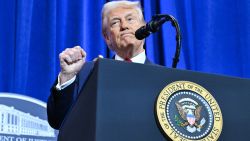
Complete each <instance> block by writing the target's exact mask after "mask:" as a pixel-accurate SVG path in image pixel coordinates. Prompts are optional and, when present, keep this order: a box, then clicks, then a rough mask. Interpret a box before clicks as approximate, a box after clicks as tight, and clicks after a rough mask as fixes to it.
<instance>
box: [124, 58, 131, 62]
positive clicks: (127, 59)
mask: <svg viewBox="0 0 250 141" xmlns="http://www.w3.org/2000/svg"><path fill="white" fill-rule="evenodd" d="M124 60H125V61H126V62H132V60H131V59H129V58H125V59H124Z"/></svg>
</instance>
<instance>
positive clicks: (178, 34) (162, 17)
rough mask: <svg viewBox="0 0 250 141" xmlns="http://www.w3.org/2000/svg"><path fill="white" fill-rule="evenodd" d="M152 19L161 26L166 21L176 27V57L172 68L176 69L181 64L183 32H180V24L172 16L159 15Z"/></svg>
mask: <svg viewBox="0 0 250 141" xmlns="http://www.w3.org/2000/svg"><path fill="white" fill-rule="evenodd" d="M152 18H153V20H157V21H158V22H159V24H163V23H164V22H166V21H171V24H172V26H173V27H175V31H176V49H175V55H174V58H173V62H172V68H176V66H177V63H178V62H179V56H180V50H181V32H180V27H179V24H178V22H177V20H176V19H175V18H174V17H173V16H171V15H166V14H157V15H154V16H153V17H152Z"/></svg>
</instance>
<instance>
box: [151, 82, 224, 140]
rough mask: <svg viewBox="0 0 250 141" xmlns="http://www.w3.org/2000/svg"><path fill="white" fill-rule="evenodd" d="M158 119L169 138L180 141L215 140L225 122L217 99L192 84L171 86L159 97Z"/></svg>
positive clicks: (185, 83)
mask: <svg viewBox="0 0 250 141" xmlns="http://www.w3.org/2000/svg"><path fill="white" fill-rule="evenodd" d="M155 107H156V108H155V111H156V120H157V123H158V124H159V128H160V129H161V130H162V132H163V133H164V135H165V136H166V137H167V138H170V139H172V140H177V141H179V140H180V141H191V140H200V141H216V140H217V139H218V138H219V136H220V134H221V131H222V125H223V119H222V113H221V110H220V107H219V105H218V103H217V102H216V100H215V99H214V97H213V96H212V95H211V94H210V93H209V92H208V91H207V90H206V89H205V88H203V87H202V86H200V85H198V84H196V83H193V82H189V81H175V82H173V83H170V84H168V85H167V86H166V87H165V88H164V89H163V90H162V91H161V93H160V95H159V96H158V98H157V101H156V105H155Z"/></svg>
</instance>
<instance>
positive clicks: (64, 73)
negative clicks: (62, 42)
mask: <svg viewBox="0 0 250 141" xmlns="http://www.w3.org/2000/svg"><path fill="white" fill-rule="evenodd" d="M59 59H60V66H61V72H60V75H59V79H60V85H61V84H63V83H64V82H66V81H68V80H70V79H71V78H73V77H74V76H75V75H76V74H77V73H78V72H79V71H80V69H81V68H82V66H83V64H84V63H85V59H86V52H85V51H84V50H83V49H82V48H81V47H80V46H75V47H73V48H67V49H65V50H64V51H63V52H62V53H60V54H59Z"/></svg>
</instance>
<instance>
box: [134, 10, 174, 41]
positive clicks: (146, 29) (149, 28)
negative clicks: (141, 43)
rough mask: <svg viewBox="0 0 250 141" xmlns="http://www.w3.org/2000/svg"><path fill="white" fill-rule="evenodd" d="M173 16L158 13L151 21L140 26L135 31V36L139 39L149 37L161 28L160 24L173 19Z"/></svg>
mask: <svg viewBox="0 0 250 141" xmlns="http://www.w3.org/2000/svg"><path fill="white" fill-rule="evenodd" d="M173 19H174V18H173V16H171V15H161V14H157V15H155V16H153V17H152V20H151V21H149V22H148V23H147V24H146V25H144V26H142V27H140V28H139V29H137V30H136V31H135V37H136V38H137V39H138V40H142V39H144V38H146V37H148V36H149V35H150V34H151V33H155V32H157V31H158V30H159V28H160V26H161V25H162V24H163V23H165V22H166V21H173Z"/></svg>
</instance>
